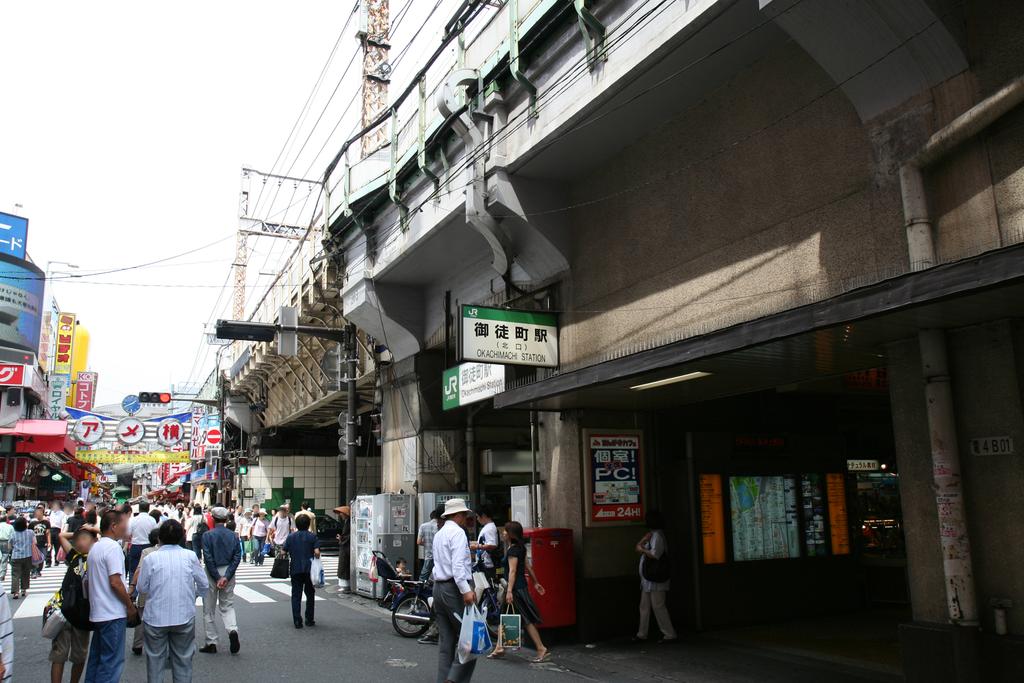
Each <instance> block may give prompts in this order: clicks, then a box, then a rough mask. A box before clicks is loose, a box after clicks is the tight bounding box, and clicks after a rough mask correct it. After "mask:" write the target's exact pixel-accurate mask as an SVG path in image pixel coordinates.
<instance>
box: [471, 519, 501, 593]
mask: <svg viewBox="0 0 1024 683" xmlns="http://www.w3.org/2000/svg"><path fill="white" fill-rule="evenodd" d="M476 517H477V519H479V520H480V524H481V525H482V526H481V527H480V535H479V536H477V539H476V543H470V544H469V549H470V550H473V551H474V552H476V553H477V555H478V557H479V559H480V561H481V562H483V566H484V573H485V574H486V575H487V577H488V578H489V579H491V580H492V581H493V580H494V578H495V572H494V567H495V564H494V556H493V555H492V553H494V552H496V551H497V550H498V527H497V525H496V524H495V523H494V520H493V519H492V518H491V509H490V508H489V507H487V506H486V505H484V506H482V507H481V508H480V509H478V510H477V511H476Z"/></svg>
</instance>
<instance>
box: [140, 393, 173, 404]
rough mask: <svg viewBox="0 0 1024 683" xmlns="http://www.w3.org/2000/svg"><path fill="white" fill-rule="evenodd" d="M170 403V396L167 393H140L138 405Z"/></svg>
mask: <svg viewBox="0 0 1024 683" xmlns="http://www.w3.org/2000/svg"><path fill="white" fill-rule="evenodd" d="M170 402H171V394H170V392H167V391H140V392H139V403H161V404H167V403H170Z"/></svg>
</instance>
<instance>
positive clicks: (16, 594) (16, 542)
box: [11, 517, 36, 600]
mask: <svg viewBox="0 0 1024 683" xmlns="http://www.w3.org/2000/svg"><path fill="white" fill-rule="evenodd" d="M12 526H13V527H14V534H13V535H12V536H11V599H12V600H17V599H18V598H23V597H25V593H27V592H28V585H29V580H30V578H29V577H30V576H31V575H32V547H33V546H34V545H35V543H36V535H35V534H34V533H33V532H31V531H29V528H28V522H26V521H25V518H24V517H16V518H15V520H14V524H13V525H12Z"/></svg>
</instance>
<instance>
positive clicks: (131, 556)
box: [128, 543, 149, 580]
mask: <svg viewBox="0 0 1024 683" xmlns="http://www.w3.org/2000/svg"><path fill="white" fill-rule="evenodd" d="M148 547H149V544H148V543H147V544H146V545H135V544H134V543H133V544H132V547H131V548H129V549H128V579H129V580H131V579H133V578H134V577H135V569H136V568H137V567H138V566H139V562H141V561H142V551H143V550H145V549H146V548H148Z"/></svg>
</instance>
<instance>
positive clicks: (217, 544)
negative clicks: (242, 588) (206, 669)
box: [199, 507, 242, 655]
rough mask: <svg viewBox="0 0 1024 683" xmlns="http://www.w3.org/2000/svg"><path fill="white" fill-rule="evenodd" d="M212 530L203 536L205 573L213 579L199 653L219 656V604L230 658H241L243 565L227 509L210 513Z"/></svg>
mask: <svg viewBox="0 0 1024 683" xmlns="http://www.w3.org/2000/svg"><path fill="white" fill-rule="evenodd" d="M210 515H211V516H212V517H213V529H211V530H210V531H207V532H206V533H204V534H203V560H204V563H205V564H206V573H207V574H209V576H210V588H209V589H208V590H207V591H206V597H204V598H203V617H204V618H205V621H206V645H204V646H203V647H201V648H199V651H200V652H205V653H207V654H212V653H216V652H217V621H216V618H215V616H214V612H215V610H216V609H217V604H218V603H220V617H221V619H222V620H223V621H224V628H225V629H227V632H228V640H229V641H230V643H231V654H233V655H236V654H238V651H239V649H240V648H241V646H240V645H239V643H238V622H237V621H236V620H235V570H236V569H238V565H239V563H240V562H241V561H242V548H241V546H240V545H239V544H238V539H237V538H236V537H235V532H233V531H231V530H230V529H228V528H227V527H225V526H224V523H225V522H227V521H228V519H230V518H231V512H230V511H229V510H228V509H227V508H223V507H215V508H213V509H212V510H210Z"/></svg>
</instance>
